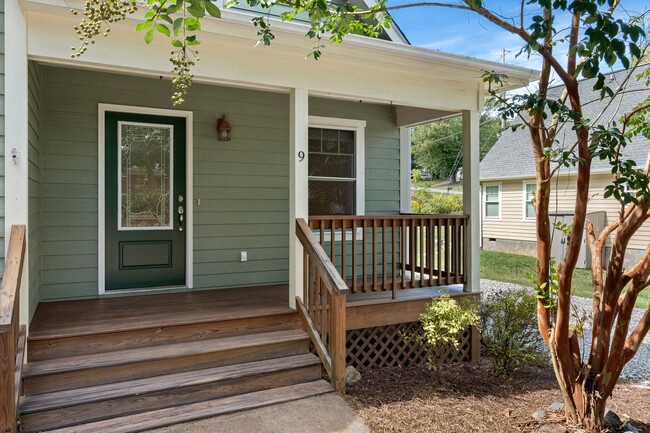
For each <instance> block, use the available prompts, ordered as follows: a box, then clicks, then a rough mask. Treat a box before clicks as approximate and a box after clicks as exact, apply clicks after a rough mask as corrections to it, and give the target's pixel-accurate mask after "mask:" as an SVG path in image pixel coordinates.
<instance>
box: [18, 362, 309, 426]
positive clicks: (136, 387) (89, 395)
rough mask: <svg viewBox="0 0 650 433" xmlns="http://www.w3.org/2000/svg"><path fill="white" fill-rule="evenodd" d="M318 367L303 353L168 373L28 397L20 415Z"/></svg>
mask: <svg viewBox="0 0 650 433" xmlns="http://www.w3.org/2000/svg"><path fill="white" fill-rule="evenodd" d="M319 364H320V359H318V357H316V356H315V355H313V354H311V353H306V354H301V355H292V356H286V357H282V358H273V359H267V360H262V361H254V362H246V363H241V364H231V365H225V366H221V367H215V368H207V369H202V370H192V371H187V372H182V373H174V374H167V375H163V376H152V377H147V378H143V379H135V380H128V381H122V382H114V383H107V384H102V385H96V386H89V387H85V388H76V389H69V390H63V391H55V392H48V393H43V394H35V395H28V396H24V397H23V398H22V399H21V404H20V413H21V414H29V413H35V412H41V411H46V410H52V409H60V408H64V407H70V406H76V405H80V404H86V403H94V402H99V401H105V400H110V399H115V398H123V397H129V396H134V395H142V394H146V393H153V392H159V391H164V390H168V389H176V388H181V387H190V386H195V385H201V384H207V383H213V382H219V381H224V380H230V379H237V378H240V377H244V376H255V375H261V374H265V373H271V372H276V371H281V370H290V369H294V368H301V367H308V366H314V365H319Z"/></svg>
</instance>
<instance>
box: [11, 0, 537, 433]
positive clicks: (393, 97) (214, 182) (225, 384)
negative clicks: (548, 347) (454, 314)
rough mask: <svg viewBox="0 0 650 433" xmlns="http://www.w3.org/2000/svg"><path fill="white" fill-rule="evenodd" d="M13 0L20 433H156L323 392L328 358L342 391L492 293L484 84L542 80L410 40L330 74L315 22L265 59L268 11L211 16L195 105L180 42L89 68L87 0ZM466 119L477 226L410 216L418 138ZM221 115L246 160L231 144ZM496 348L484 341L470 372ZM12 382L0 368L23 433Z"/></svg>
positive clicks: (332, 66) (410, 351) (119, 43)
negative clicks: (441, 318) (22, 330)
mask: <svg viewBox="0 0 650 433" xmlns="http://www.w3.org/2000/svg"><path fill="white" fill-rule="evenodd" d="M0 1H2V2H3V3H4V12H5V15H4V24H5V25H4V29H5V31H6V33H7V38H6V40H7V41H11V43H10V44H7V45H6V46H5V55H4V56H3V57H0V59H4V61H5V63H6V65H7V67H6V68H5V72H6V75H5V76H4V79H5V85H4V87H2V88H4V89H6V101H5V104H4V105H3V106H2V109H3V110H4V114H5V129H4V132H5V134H6V136H7V140H6V142H5V149H4V153H5V155H15V156H16V158H13V159H12V158H7V159H6V160H5V164H4V171H3V173H4V180H5V182H4V183H5V187H4V189H3V190H4V192H5V200H4V206H3V207H4V211H5V221H4V223H5V238H6V239H9V233H10V232H11V230H12V226H13V225H26V226H27V254H26V256H25V259H24V267H23V278H22V286H21V287H20V293H19V295H20V296H19V297H18V298H16V299H20V306H21V309H20V311H19V312H18V311H15V312H14V314H13V316H12V315H11V314H9V316H3V317H0V337H1V338H5V339H6V342H7V344H6V345H3V344H0V352H2V351H9V352H10V353H9V354H8V355H7V353H5V354H4V355H6V356H0V359H10V360H13V359H14V357H13V356H14V355H15V353H13V348H14V345H15V343H16V342H17V341H18V342H19V343H20V344H19V345H18V347H19V349H20V348H23V346H24V339H20V340H17V338H14V337H16V335H15V334H11V335H10V334H7V332H4V331H6V330H7V329H15V328H12V327H11V324H10V323H9V322H10V321H11V318H12V317H14V318H15V317H17V316H16V315H17V314H18V313H19V317H20V323H22V324H24V325H27V326H28V328H27V329H26V331H27V342H26V344H27V349H26V350H27V364H26V365H25V367H24V370H23V376H22V377H23V380H22V382H23V387H22V388H20V387H19V386H18V387H17V388H16V390H17V391H16V394H15V395H16V396H18V395H20V392H19V391H20V390H21V389H22V390H23V391H24V395H23V396H21V398H20V408H19V411H20V416H21V428H22V431H23V432H28V431H40V430H48V429H53V428H58V427H61V428H66V427H69V426H71V425H73V424H83V425H84V426H83V427H80V430H75V431H102V432H105V431H136V430H143V429H146V428H151V427H154V426H160V425H165V424H169V423H173V422H180V421H183V420H189V419H194V418H199V417H204V416H210V415H215V414H219V413H224V412H226V411H233V410H239V409H244V408H248V407H254V406H260V405H264V404H271V403H275V402H280V401H286V400H289V399H293V398H299V397H301V396H305V395H310V394H316V393H321V392H327V391H328V390H331V387H330V385H329V384H326V383H324V382H322V381H321V380H320V378H321V375H320V368H321V367H320V365H321V364H320V362H321V361H319V359H318V358H316V357H314V356H313V355H310V354H309V353H308V351H309V344H310V341H311V343H312V344H313V346H314V347H315V350H316V352H317V353H318V354H319V355H320V359H321V360H322V361H323V363H324V365H325V366H326V369H327V371H328V372H329V374H330V377H331V379H332V381H333V382H334V383H335V385H336V387H337V389H339V390H342V389H343V387H344V384H343V382H342V368H345V363H346V357H347V362H348V363H350V364H353V365H366V366H374V365H404V364H407V363H409V362H411V361H417V360H422V359H426V356H427V353H426V352H423V351H422V350H421V349H418V348H417V347H415V345H414V344H411V346H409V347H408V348H406V349H404V350H402V349H393V350H391V349H390V348H391V347H393V341H397V342H398V343H399V342H400V341H401V340H402V337H403V335H404V333H403V332H404V331H403V330H404V329H405V328H404V326H408V327H409V328H408V329H413V326H414V325H413V323H414V322H417V320H418V314H419V313H420V312H421V311H422V309H423V308H424V304H425V303H426V301H427V300H430V298H431V296H434V295H438V294H439V293H440V291H439V289H438V288H439V287H440V286H446V287H447V290H448V291H450V292H451V293H453V294H454V295H458V296H476V294H477V293H478V291H479V272H478V271H479V267H478V258H479V256H478V249H479V222H480V217H479V212H480V208H479V204H478V203H479V201H478V197H476V194H477V191H478V190H479V178H478V158H479V139H478V137H479V136H478V125H479V113H480V112H481V110H482V101H483V97H484V84H483V82H482V78H481V76H482V71H484V70H496V71H499V72H503V73H505V74H507V75H508V76H509V77H510V83H509V85H508V86H506V88H505V90H507V89H513V88H516V87H520V86H521V85H523V84H526V83H528V82H530V81H531V79H533V78H534V75H535V74H534V71H531V70H528V69H524V68H519V67H511V66H507V65H502V64H497V63H492V62H487V61H481V60H476V59H471V58H467V57H462V56H458V55H453V54H447V53H443V52H439V51H432V50H427V49H422V48H416V47H412V46H409V45H408V44H407V43H406V40H405V38H403V36H401V33H400V32H399V31H397V30H391V31H388V32H386V34H385V35H383V39H380V40H373V39H369V38H365V37H357V36H350V37H349V38H346V41H345V42H344V43H343V44H341V45H333V46H328V47H327V48H326V49H325V50H324V55H323V57H322V59H321V60H320V61H318V62H316V61H313V60H306V59H305V55H306V54H307V53H308V52H309V51H310V50H311V49H312V45H313V41H310V40H309V39H307V38H306V37H305V31H306V27H305V26H304V25H302V24H300V23H299V22H296V23H283V22H279V21H278V22H275V23H274V24H273V25H274V28H275V34H276V36H277V39H276V40H274V41H273V44H272V45H271V46H270V47H257V48H255V47H254V45H255V40H256V35H255V34H256V30H255V29H254V27H252V25H251V24H250V15H249V14H248V13H247V12H246V11H244V10H240V11H237V10H232V11H231V10H224V12H223V18H222V19H221V20H212V19H205V22H204V30H203V32H202V35H201V40H202V45H201V61H200V62H198V64H197V65H196V67H195V69H194V71H193V72H194V76H195V83H194V85H193V86H192V88H191V91H190V93H189V95H188V96H187V98H186V102H185V104H184V105H183V107H181V108H180V109H176V108H174V107H172V105H171V103H170V95H171V85H170V82H169V74H168V70H169V68H170V65H169V64H168V61H167V59H168V57H169V46H168V41H167V40H163V39H164V38H161V37H160V38H157V39H156V40H155V41H154V43H152V44H151V45H150V46H148V47H147V46H145V44H144V43H143V41H142V34H141V33H137V32H135V31H134V25H135V21H134V20H133V19H127V20H126V22H123V23H113V24H112V26H111V27H112V32H111V36H110V37H109V38H108V39H104V38H99V39H98V41H97V43H96V44H95V45H93V46H92V48H91V49H90V50H89V51H88V52H87V53H86V54H85V55H84V56H83V57H82V58H80V59H74V60H73V59H71V58H70V46H71V45H74V44H75V42H76V41H77V38H76V35H75V33H74V31H73V30H72V28H73V26H74V25H76V24H77V22H78V20H79V17H75V16H73V15H71V14H70V8H71V7H73V8H80V7H81V6H82V2H81V1H69V2H59V1H53V0H22V1H19V0H4V1H3V0H0ZM271 19H272V18H271ZM2 40H3V41H4V40H5V39H4V38H3V39H2ZM145 59H146V61H145ZM459 114H460V115H462V116H463V119H464V134H463V135H464V137H465V142H464V167H463V173H464V180H465V195H464V198H465V206H466V207H465V214H466V215H464V216H463V215H461V216H451V217H437V216H412V215H408V212H409V210H410V209H409V206H410V190H409V188H410V161H411V156H410V143H409V140H410V139H409V128H410V127H411V126H413V125H416V124H419V123H424V122H429V121H432V120H436V119H439V118H445V117H449V116H450V115H459ZM224 115H225V120H226V121H227V122H228V123H229V124H230V126H231V128H232V129H231V137H232V139H231V140H230V141H220V140H218V137H217V130H216V127H217V119H219V118H221V117H222V116H224ZM401 213H404V214H401ZM319 214H320V215H319ZM323 215H324V216H323ZM312 230H313V231H312ZM19 235H20V228H16V229H15V232H14V237H13V238H12V243H11V249H10V253H11V257H10V260H7V263H10V266H9V267H8V268H7V269H9V270H10V271H11V272H8V273H7V274H6V276H5V278H6V282H7V284H6V286H7V288H8V289H9V290H11V287H12V284H14V283H16V278H17V275H18V272H15V271H16V266H17V263H18V261H19V260H18V258H19V256H20V250H21V248H20V242H19ZM434 241H435V242H434ZM7 275H9V276H10V278H7ZM407 289H408V290H407ZM348 292H349V293H348ZM12 293H13V292H12ZM5 295H6V296H5ZM134 295H139V296H134ZM346 295H348V296H347V297H346ZM3 296H4V297H1V299H3V303H2V306H3V307H4V306H6V305H9V306H11V305H14V304H11V303H10V300H12V299H14V298H12V297H11V293H7V294H3ZM12 302H13V301H12ZM296 310H297V311H298V313H299V314H298V313H297V312H296ZM8 311H9V312H10V311H11V310H10V309H9V310H8ZM1 313H2V311H0V316H2V314H1ZM301 327H305V329H306V330H307V331H308V333H305V332H303V331H302V330H301V329H300V328H301ZM413 340H415V339H413ZM3 341H5V340H3ZM401 343H404V342H403V341H401ZM346 345H347V352H346ZM396 347H403V346H396ZM478 347H479V346H478V339H477V337H476V333H475V331H472V333H471V334H468V335H466V336H465V337H464V342H463V345H462V346H461V350H460V352H458V353H459V355H458V356H457V357H456V355H454V354H453V353H452V354H450V356H451V357H452V358H453V359H456V360H460V359H467V358H468V357H470V356H471V357H475V356H477V355H478ZM454 353H456V352H454ZM0 355H2V353H0ZM454 357H456V358H454ZM15 359H18V360H19V361H20V360H22V359H23V358H22V356H20V355H19V356H18V357H17V358H15ZM12 362H13V361H12ZM13 372H14V370H13V366H12V365H10V364H9V363H8V364H6V365H3V366H2V368H1V369H0V379H2V380H3V381H2V382H0V383H2V384H3V387H4V386H5V385H7V388H6V390H3V394H2V395H0V397H2V398H0V401H2V403H0V405H4V406H3V407H0V423H2V424H3V425H0V430H2V431H8V432H9V431H14V429H15V423H13V424H12V422H14V421H15V420H13V421H12V420H11V419H7V417H8V416H9V417H10V416H11V414H13V413H15V410H14V409H15V408H13V407H12V406H11V405H12V404H13V403H12V402H13V400H14V399H13V396H14V393H13V388H10V387H9V384H11V386H12V387H13V377H14V376H13V374H14V373H13ZM17 377H20V376H17ZM215 384H217V385H216V386H215ZM323 384H324V385H323ZM8 396H11V398H9V397H8ZM306 430H307V431H308V430H309V428H308V427H306Z"/></svg>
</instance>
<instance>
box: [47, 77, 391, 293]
mask: <svg viewBox="0 0 650 433" xmlns="http://www.w3.org/2000/svg"><path fill="white" fill-rule="evenodd" d="M170 94H171V86H170V83H169V81H166V80H157V79H151V78H144V77H131V76H125V75H117V74H109V73H101V72H94V71H83V70H73V69H64V68H59V67H50V66H45V67H43V125H42V135H41V144H42V149H43V152H42V156H41V158H42V160H41V161H42V181H43V184H42V187H41V191H42V201H41V206H42V222H43V227H42V276H41V278H42V298H43V299H46V300H53V299H65V298H74V297H79V298H81V297H94V296H96V293H97V197H98V196H97V123H98V119H97V104H98V103H109V104H121V105H134V106H147V107H157V108H172V107H171V104H170V102H169V96H170ZM310 103H311V104H313V105H312V109H311V113H310V114H314V115H320V116H332V117H348V118H361V119H365V120H367V122H368V126H367V129H366V157H367V162H366V176H367V180H366V185H367V189H368V193H367V204H366V209H367V212H368V213H398V212H399V160H398V156H399V132H398V130H397V128H395V127H394V119H393V115H392V110H391V108H390V107H389V106H379V105H371V104H359V103H354V102H337V101H333V100H327V99H312V100H311V101H310ZM182 108H183V110H190V111H192V112H193V115H194V125H193V127H194V160H193V166H194V167H193V169H194V176H193V181H194V199H195V201H194V204H193V210H194V267H193V269H194V287H195V288H197V289H202V288H211V287H215V288H221V287H232V286H238V285H255V284H273V283H281V282H286V281H287V280H288V265H289V263H288V259H289V247H288V245H289V225H288V218H289V211H288V210H289V129H288V127H289V97H288V95H287V94H281V93H271V92H261V91H255V90H248V89H237V88H229V87H221V86H208V85H199V84H197V85H195V86H194V87H193V88H192V91H191V94H190V95H189V96H188V98H187V99H186V103H185V105H184V106H183V107H182ZM222 114H226V116H227V118H228V121H229V122H230V124H231V126H232V127H233V139H232V141H230V142H219V141H217V138H216V131H215V124H216V118H217V117H219V116H221V115H222ZM379 189H381V191H379ZM198 199H200V200H201V205H200V206H199V205H197V200H198ZM242 250H246V251H248V257H249V261H248V262H245V263H240V262H239V251H242Z"/></svg>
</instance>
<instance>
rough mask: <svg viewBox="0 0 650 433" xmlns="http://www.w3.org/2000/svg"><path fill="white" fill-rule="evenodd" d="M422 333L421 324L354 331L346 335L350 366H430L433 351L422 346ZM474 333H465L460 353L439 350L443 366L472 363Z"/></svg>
mask: <svg viewBox="0 0 650 433" xmlns="http://www.w3.org/2000/svg"><path fill="white" fill-rule="evenodd" d="M422 333H423V330H422V325H421V324H420V323H419V322H412V323H403V324H401V325H388V326H379V327H375V328H364V329H355V330H352V331H349V332H348V333H347V341H346V349H347V359H346V363H347V365H352V366H353V367H355V368H359V367H365V368H379V367H406V366H409V365H418V364H423V363H426V362H427V359H428V357H429V355H431V354H432V349H430V348H429V347H427V346H426V345H425V344H422V343H420V342H419V341H418V340H419V339H418V338H417V337H418V336H421V335H422ZM470 349H471V333H470V331H469V330H467V331H465V332H464V333H463V335H462V336H461V338H460V344H459V345H458V349H455V348H454V347H453V346H452V345H445V346H437V347H435V348H434V349H433V350H435V353H437V354H442V355H443V356H442V359H443V360H444V361H443V362H445V363H457V362H463V361H469V360H470Z"/></svg>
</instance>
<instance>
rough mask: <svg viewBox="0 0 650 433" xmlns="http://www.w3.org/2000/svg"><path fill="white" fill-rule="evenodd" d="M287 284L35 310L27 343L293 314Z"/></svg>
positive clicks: (75, 303)
mask: <svg viewBox="0 0 650 433" xmlns="http://www.w3.org/2000/svg"><path fill="white" fill-rule="evenodd" d="M288 290H289V287H288V285H286V284H279V285H271V286H256V287H240V288H235V289H219V290H204V291H197V292H182V293H165V294H148V295H143V296H128V297H115V298H103V299H92V300H88V299H86V300H72V301H57V302H44V303H41V304H39V306H38V308H37V310H36V313H35V315H34V319H33V320H32V325H31V327H30V330H29V336H28V341H37V340H47V339H53V338H68V337H77V336H82V335H93V334H109V333H114V332H122V331H133V330H138V329H152V328H160V327H170V326H179V325H188V324H199V323H210V322H218V321H224V320H236V319H244V318H250V317H271V316H274V315H281V314H291V313H295V310H292V309H291V308H289V306H288V305H287V301H286V300H287V296H288V293H289V292H288Z"/></svg>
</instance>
